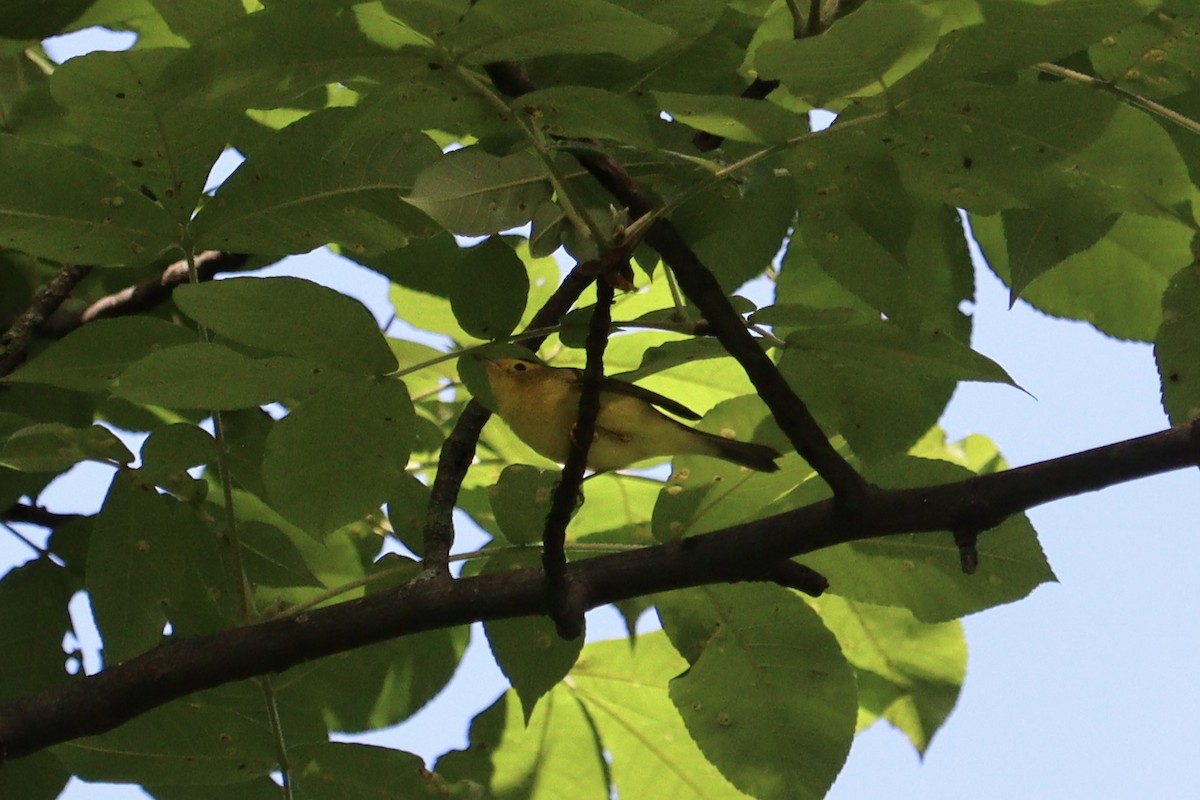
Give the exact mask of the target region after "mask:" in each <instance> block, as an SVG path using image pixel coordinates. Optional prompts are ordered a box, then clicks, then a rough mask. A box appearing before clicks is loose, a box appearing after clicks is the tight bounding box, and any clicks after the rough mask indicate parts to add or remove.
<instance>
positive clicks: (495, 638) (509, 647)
mask: <svg viewBox="0 0 1200 800" xmlns="http://www.w3.org/2000/svg"><path fill="white" fill-rule="evenodd" d="M510 469H511V467H510ZM519 556H520V557H509V558H504V559H490V560H489V561H488V564H487V566H486V567H485V568H484V572H498V571H504V570H514V569H516V570H519V569H529V568H531V567H537V566H538V564H539V562H540V560H541V559H540V556H539V554H538V552H537V551H536V549H533V550H531V552H529V553H528V554H524V553H522V554H519ZM501 562H502V563H501ZM483 630H484V633H485V634H487V639H488V646H489V647H491V649H492V655H493V656H494V657H495V659H496V663H497V664H498V665H499V666H500V670H501V671H502V672H503V673H504V676H505V677H506V678H508V681H509V683H511V684H512V687H513V689H514V690H516V692H517V696H518V697H520V698H521V707H522V708H523V709H524V710H525V721H526V722H527V723H528V722H529V721H530V718H531V717H532V716H533V711H534V708H536V706H537V704H538V700H540V699H541V698H542V697H544V696H545V695H546V693H547V692H549V691H550V690H551V689H553V688H554V686H555V685H556V684H557V683H558V682H559V681H560V680H562V679H563V678H564V677H566V675H567V673H568V672H569V671H570V669H571V667H573V666H574V665H575V662H576V660H577V659H578V658H579V653H580V651H582V650H583V637H582V636H577V637H575V638H574V639H563V638H562V637H561V636H559V635H558V633H557V632H556V630H555V626H554V622H553V620H551V619H550V618H549V617H548V616H544V615H543V616H536V617H518V618H516V619H499V620H487V621H485V622H484V623H483Z"/></svg>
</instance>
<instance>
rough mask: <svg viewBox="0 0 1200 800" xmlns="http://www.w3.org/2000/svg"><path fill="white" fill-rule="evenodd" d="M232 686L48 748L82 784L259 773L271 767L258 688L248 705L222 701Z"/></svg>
mask: <svg viewBox="0 0 1200 800" xmlns="http://www.w3.org/2000/svg"><path fill="white" fill-rule="evenodd" d="M234 690H236V685H235V687H233V688H231V687H222V688H220V689H215V690H212V691H208V692H202V693H200V694H194V695H190V696H189V697H187V698H186V699H184V700H177V701H175V702H173V703H169V704H167V705H165V706H160V707H158V708H155V709H152V710H150V711H148V712H146V713H144V714H142V715H141V716H138V717H135V718H134V719H132V720H131V721H129V722H126V723H125V724H124V725H122V726H121V727H119V728H116V729H114V730H113V731H110V732H109V733H106V734H102V735H100V736H88V737H85V738H82V739H76V740H74V741H71V742H68V743H66V744H61V745H58V746H57V747H54V748H53V750H52V752H53V753H54V755H56V756H57V757H58V758H59V760H60V761H62V763H63V765H64V766H66V768H67V769H69V770H70V771H71V772H73V773H74V774H75V775H76V776H78V777H79V778H81V779H83V780H85V781H97V782H107V783H146V784H150V785H155V784H157V785H164V786H177V785H229V784H236V783H240V782H241V781H248V780H251V779H253V778H255V777H258V776H263V775H267V774H269V773H270V772H271V771H272V770H274V769H276V768H277V766H276V761H277V752H278V751H277V749H276V741H275V737H274V736H273V735H272V733H271V728H270V725H269V723H268V722H267V715H266V714H265V713H263V711H262V696H261V693H258V697H257V699H258V701H259V702H258V706H257V707H253V706H248V705H247V704H245V703H237V704H233V703H230V702H229V701H228V699H227V698H228V696H229V695H230V693H231V692H232V691H234ZM242 694H246V693H244V692H243V693H242ZM228 791H236V790H233V789H229V790H228Z"/></svg>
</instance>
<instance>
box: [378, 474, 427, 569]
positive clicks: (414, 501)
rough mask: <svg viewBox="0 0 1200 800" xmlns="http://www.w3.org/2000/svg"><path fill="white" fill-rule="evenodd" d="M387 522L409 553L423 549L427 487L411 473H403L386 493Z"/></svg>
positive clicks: (419, 551)
mask: <svg viewBox="0 0 1200 800" xmlns="http://www.w3.org/2000/svg"><path fill="white" fill-rule="evenodd" d="M387 506H388V522H389V523H390V524H391V526H392V533H393V534H395V536H396V538H398V539H399V540H400V542H401V543H402V544H403V545H404V546H405V547H407V548H408V550H409V552H411V553H421V552H423V551H424V549H425V514H426V511H427V510H428V507H429V487H428V486H426V485H425V484H423V483H421V482H420V481H419V480H417V478H416V477H415V476H413V475H411V474H408V475H404V476H403V477H401V478H400V480H398V481H396V484H395V486H393V487H392V493H391V494H390V495H388V500H387Z"/></svg>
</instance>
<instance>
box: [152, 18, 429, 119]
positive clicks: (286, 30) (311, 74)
mask: <svg viewBox="0 0 1200 800" xmlns="http://www.w3.org/2000/svg"><path fill="white" fill-rule="evenodd" d="M185 5H190V4H185ZM344 6H345V4H343V3H324V2H317V3H308V4H306V5H305V7H304V9H303V13H298V9H297V8H296V7H294V6H291V5H289V4H287V3H284V4H282V5H280V4H276V3H269V4H267V5H266V8H263V9H261V10H259V11H256V12H255V13H253V14H248V15H246V16H245V17H243V18H241V19H239V20H238V21H237V22H236V23H235V24H232V25H228V26H226V27H225V28H223V29H221V30H220V31H217V32H216V33H215V34H214V35H212V36H209V37H208V38H206V39H204V40H203V41H201V42H199V43H198V44H196V45H195V46H193V47H189V48H186V50H184V51H183V52H182V53H181V54H180V55H179V57H178V58H176V59H175V61H173V62H172V64H171V69H170V70H169V71H168V73H167V74H166V75H165V76H164V78H163V85H164V87H167V86H173V87H174V90H175V94H176V96H177V97H178V98H180V99H181V100H185V99H186V100H189V101H191V100H195V101H203V102H205V103H207V104H209V105H214V104H226V105H230V106H233V107H236V108H239V109H247V108H256V109H275V108H280V107H285V106H288V105H290V104H292V103H294V102H297V101H298V100H299V99H300V98H302V97H303V96H304V95H306V94H309V93H310V92H312V91H313V90H314V89H319V90H320V94H321V95H322V100H324V95H325V94H326V87H327V86H328V85H329V84H331V83H343V84H345V85H348V86H353V87H361V86H367V85H371V84H375V83H378V82H383V83H391V82H393V81H397V80H403V79H405V78H406V77H408V75H409V73H410V71H411V68H412V61H411V60H408V59H402V58H398V57H397V55H396V53H395V52H394V51H392V50H389V49H387V48H384V47H380V46H379V45H377V44H374V43H373V42H371V41H369V40H368V39H367V38H366V37H364V36H363V35H362V32H361V31H360V30H359V28H358V23H357V20H356V18H355V15H354V14H353V13H348V10H347V9H346V8H345V7H344ZM176 46H178V45H177V44H176ZM322 105H323V103H322Z"/></svg>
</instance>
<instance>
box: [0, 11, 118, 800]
mask: <svg viewBox="0 0 1200 800" xmlns="http://www.w3.org/2000/svg"><path fill="white" fill-rule="evenodd" d="M94 2H95V0H64V2H60V3H55V4H53V5H51V6H47V5H46V4H45V3H42V2H39V1H38V0H9V2H7V3H5V4H4V7H3V9H0V37H3V38H5V39H44V38H45V37H47V36H52V35H54V34H56V33H59V32H61V29H62V28H64V27H66V26H67V25H69V24H70V23H71V22H73V21H74V20H76V19H77V18H78V17H79V15H80V14H82V13H83V12H84V11H85V10H87V7H88V6H90V5H91V4H92V3H94ZM14 796H15V795H14Z"/></svg>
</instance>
